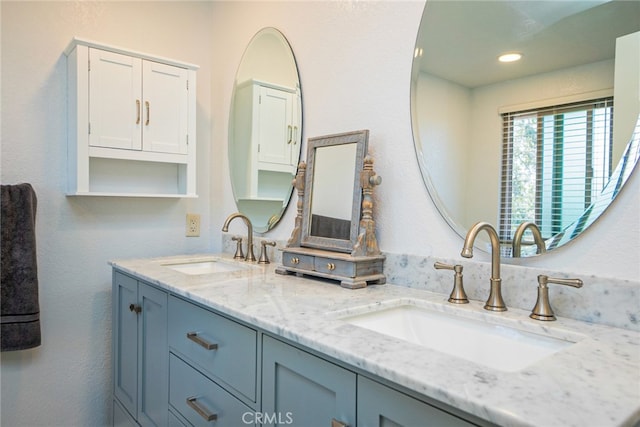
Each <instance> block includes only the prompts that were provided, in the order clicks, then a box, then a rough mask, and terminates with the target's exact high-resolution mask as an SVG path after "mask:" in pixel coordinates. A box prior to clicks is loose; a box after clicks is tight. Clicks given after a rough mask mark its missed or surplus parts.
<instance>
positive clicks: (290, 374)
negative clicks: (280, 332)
mask: <svg viewBox="0 0 640 427" xmlns="http://www.w3.org/2000/svg"><path fill="white" fill-rule="evenodd" d="M262 360H263V368H262V369H263V371H262V375H263V377H262V416H263V420H264V421H265V422H264V425H275V423H277V422H286V423H287V424H288V425H292V426H302V427H314V426H319V427H329V426H331V421H332V419H335V420H337V421H340V422H342V423H345V424H347V425H352V426H353V425H355V419H356V416H355V410H356V401H355V398H356V375H355V374H354V373H353V372H350V371H347V370H346V369H343V368H341V367H339V366H336V365H334V364H332V363H330V362H327V361H325V360H322V359H320V358H318V357H316V356H313V355H311V354H309V353H306V352H304V351H302V350H299V349H296V348H295V347H292V346H290V345H287V344H285V343H282V342H280V341H277V340H275V339H272V338H270V337H267V336H265V337H264V339H263V356H262Z"/></svg>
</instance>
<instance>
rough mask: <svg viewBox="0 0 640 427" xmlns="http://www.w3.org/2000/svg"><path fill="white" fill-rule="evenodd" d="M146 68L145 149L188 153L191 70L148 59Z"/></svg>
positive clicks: (145, 64)
mask: <svg viewBox="0 0 640 427" xmlns="http://www.w3.org/2000/svg"><path fill="white" fill-rule="evenodd" d="M142 68H143V70H142V73H143V74H142V82H143V88H142V92H143V96H144V105H143V106H142V109H143V113H142V116H143V150H144V151H156V152H162V153H177V154H186V153H187V134H188V118H189V113H190V112H189V97H188V94H189V93H188V87H187V84H188V83H187V80H188V72H187V70H186V69H184V68H180V67H174V66H171V65H166V64H160V63H158V62H153V61H144V62H143V66H142ZM191 114H195V112H191Z"/></svg>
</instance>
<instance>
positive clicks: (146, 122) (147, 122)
mask: <svg viewBox="0 0 640 427" xmlns="http://www.w3.org/2000/svg"><path fill="white" fill-rule="evenodd" d="M144 105H145V107H147V120H146V121H145V122H144V124H145V126H149V119H150V117H149V111H150V106H149V101H144Z"/></svg>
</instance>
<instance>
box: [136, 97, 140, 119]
mask: <svg viewBox="0 0 640 427" xmlns="http://www.w3.org/2000/svg"><path fill="white" fill-rule="evenodd" d="M136 111H137V112H138V117H137V118H136V124H137V125H139V124H140V100H139V99H136Z"/></svg>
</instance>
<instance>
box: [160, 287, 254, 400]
mask: <svg viewBox="0 0 640 427" xmlns="http://www.w3.org/2000/svg"><path fill="white" fill-rule="evenodd" d="M256 336H257V333H256V331H254V330H253V329H250V328H247V327H246V326H242V325H240V324H239V323H236V322H234V321H232V320H229V319H227V318H225V317H223V316H220V315H218V314H215V313H212V312H211V311H208V310H205V309H203V308H201V307H198V306H196V305H194V304H191V303H189V302H186V301H183V300H181V299H179V298H176V297H171V298H170V300H169V345H170V346H171V347H172V348H173V349H175V350H177V351H179V352H180V353H182V354H183V355H184V356H186V357H187V358H189V359H190V361H192V362H194V364H195V365H197V367H198V368H199V369H202V370H203V372H204V373H205V374H207V375H209V376H211V378H212V379H214V380H216V381H218V382H221V383H223V385H226V386H229V387H231V388H232V389H234V390H236V391H237V392H239V393H241V394H242V395H244V396H245V397H246V398H248V399H249V400H250V401H252V402H255V401H256V361H257V357H256V351H257V350H256V346H257V344H256Z"/></svg>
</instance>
